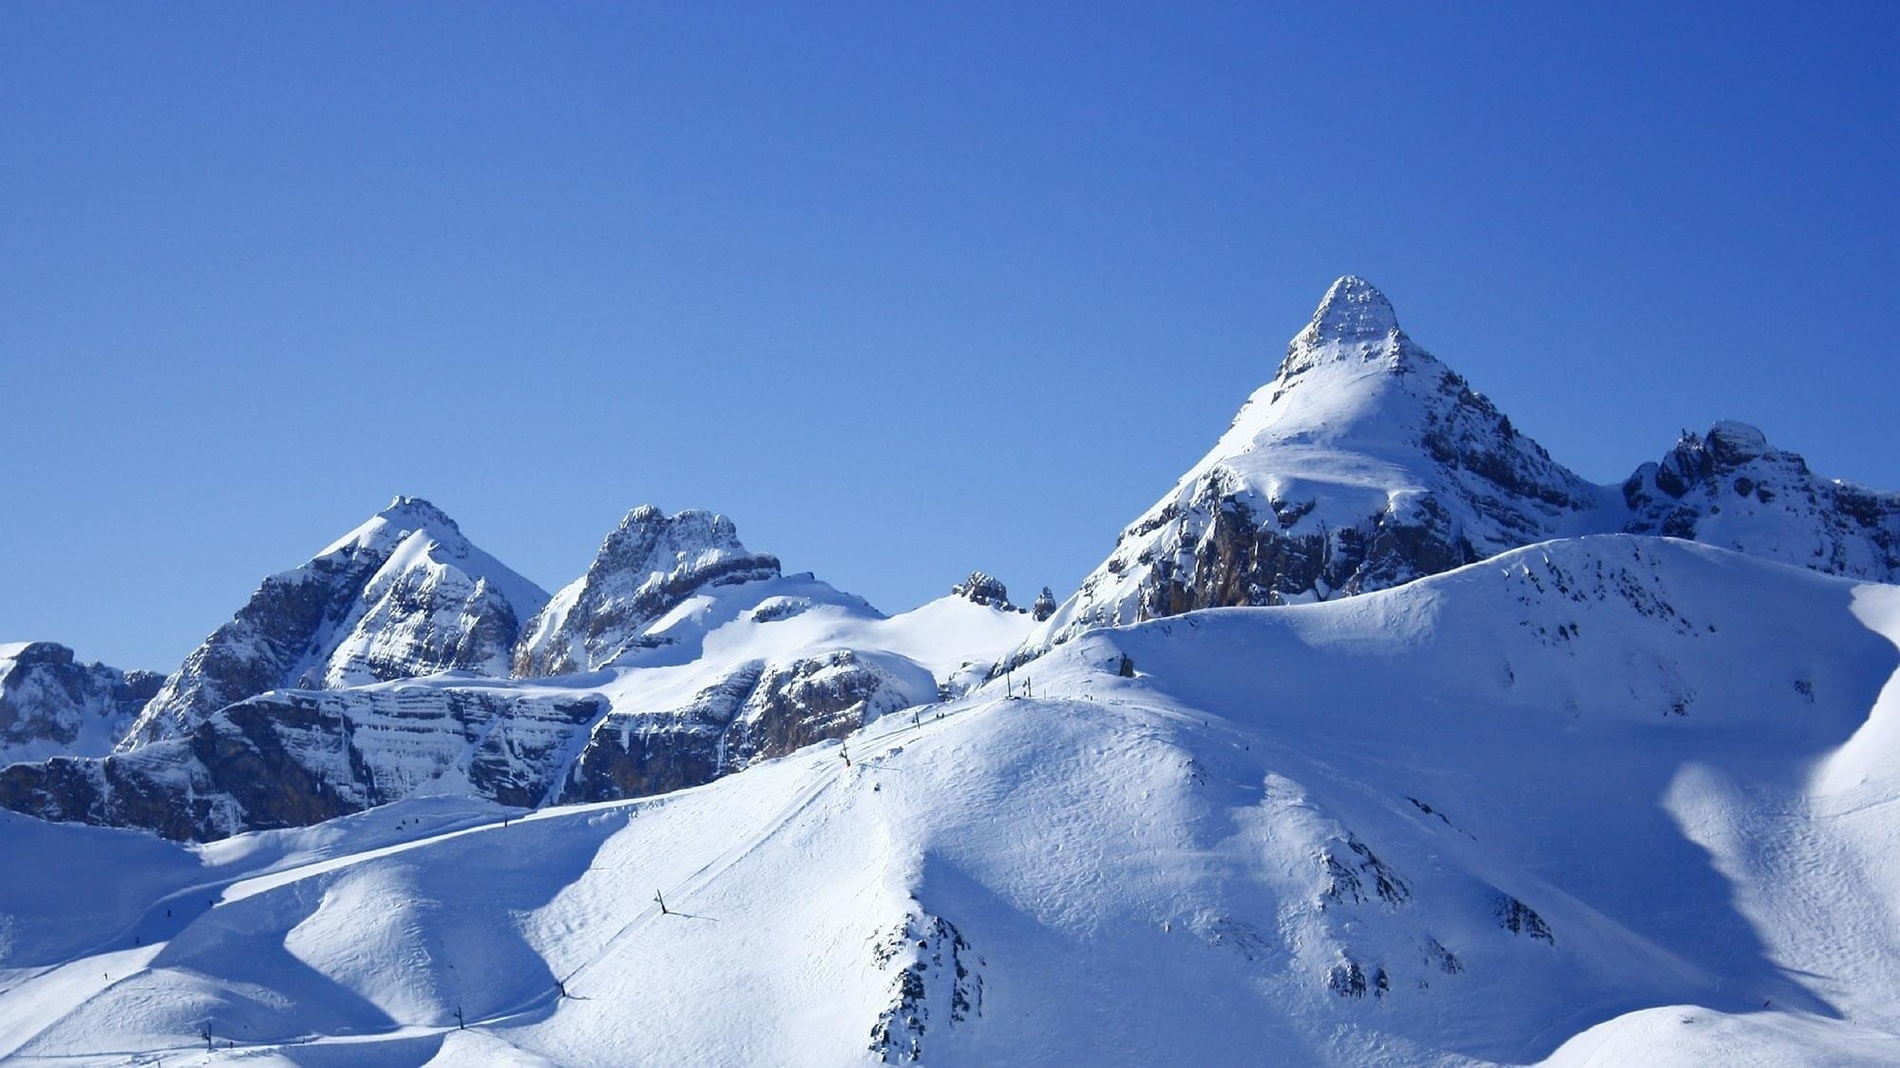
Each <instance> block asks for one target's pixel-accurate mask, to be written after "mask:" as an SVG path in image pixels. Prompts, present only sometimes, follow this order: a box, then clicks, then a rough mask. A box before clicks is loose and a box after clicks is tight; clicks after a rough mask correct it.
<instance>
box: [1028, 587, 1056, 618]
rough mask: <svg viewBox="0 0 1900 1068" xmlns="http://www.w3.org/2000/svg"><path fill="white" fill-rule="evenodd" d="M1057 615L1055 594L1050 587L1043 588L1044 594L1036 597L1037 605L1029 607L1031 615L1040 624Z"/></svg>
mask: <svg viewBox="0 0 1900 1068" xmlns="http://www.w3.org/2000/svg"><path fill="white" fill-rule="evenodd" d="M1055 614H1056V595H1055V592H1054V591H1053V590H1051V589H1050V588H1049V587H1047V586H1044V587H1043V588H1042V592H1041V593H1039V594H1037V595H1036V603H1035V604H1032V605H1030V606H1029V615H1030V617H1031V618H1033V619H1034V620H1035V621H1036V622H1038V623H1040V622H1042V621H1043V620H1045V619H1048V618H1049V617H1050V616H1053V615H1055Z"/></svg>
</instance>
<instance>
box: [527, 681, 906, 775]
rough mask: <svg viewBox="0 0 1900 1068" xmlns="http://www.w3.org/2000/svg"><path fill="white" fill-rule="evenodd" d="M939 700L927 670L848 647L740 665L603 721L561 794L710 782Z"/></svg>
mask: <svg viewBox="0 0 1900 1068" xmlns="http://www.w3.org/2000/svg"><path fill="white" fill-rule="evenodd" d="M935 697H936V686H935V684H934V683H933V682H931V681H929V678H928V675H927V674H924V675H921V676H920V675H919V673H917V672H916V671H914V670H913V671H910V672H902V671H901V670H899V669H898V668H897V665H893V664H889V663H880V662H879V660H878V659H877V658H875V657H871V656H867V655H865V654H863V653H859V652H856V651H853V650H849V649H839V650H834V651H832V652H829V653H824V654H820V655H815V656H809V657H800V658H798V659H795V660H790V661H784V662H753V663H748V664H743V665H741V666H739V667H738V668H737V669H736V670H734V671H733V672H732V673H731V674H729V675H727V676H726V677H725V678H723V679H721V680H719V682H718V683H716V684H715V685H713V686H709V687H707V688H705V689H703V690H701V691H700V692H699V693H697V694H695V695H694V696H693V698H692V699H691V700H690V701H688V702H687V703H686V704H684V705H682V706H680V707H678V708H673V709H667V710H664V711H659V710H654V711H645V710H641V711H629V712H618V711H617V712H615V713H613V714H611V715H609V716H608V717H606V718H605V719H603V720H602V721H601V722H600V723H599V724H598V725H597V726H596V727H595V728H594V730H593V731H592V732H591V734H590V736H589V738H588V740H587V747H586V749H585V750H584V751H583V752H582V753H581V757H580V759H579V760H578V761H577V762H576V763H575V767H574V773H573V775H572V777H571V779H570V781H569V783H568V787H567V789H566V790H565V791H564V792H563V794H562V795H561V800H562V801H569V802H578V801H605V800H610V799H614V798H621V797H638V796H641V795H644V794H652V793H662V792H665V791H667V790H676V789H679V788H681V787H685V786H695V785H698V784H699V783H702V782H710V781H711V780H713V779H715V778H718V777H719V776H721V775H727V774H730V773H732V772H734V771H739V770H741V769H743V768H746V767H748V766H750V765H752V764H756V763H758V762H759V761H761V760H768V759H770V758H772V757H776V756H783V755H785V754H786V753H790V752H792V751H794V750H797V749H802V748H804V747H805V746H807V745H811V744H813V743H815V742H821V741H824V740H826V739H828V738H842V737H844V736H845V735H847V734H849V733H851V732H852V731H854V730H856V729H858V728H859V727H861V726H863V725H864V724H866V723H869V722H870V721H872V720H874V719H876V718H878V717H879V716H882V715H886V714H888V713H890V712H895V711H897V710H898V709H900V708H906V707H909V706H911V705H915V704H923V703H925V702H928V701H930V700H933V699H934V698H935Z"/></svg>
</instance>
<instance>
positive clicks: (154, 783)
mask: <svg viewBox="0 0 1900 1068" xmlns="http://www.w3.org/2000/svg"><path fill="white" fill-rule="evenodd" d="M606 708H607V702H606V699H605V698H602V697H599V696H598V695H589V694H579V695H576V694H565V693H550V694H541V693H533V692H526V693H524V692H521V691H519V690H513V689H509V688H500V689H481V688H475V687H468V688H456V687H438V686H420V685H419V686H414V687H401V686H398V687H393V688H388V687H378V688H373V689H368V688H357V689H347V690H337V691H298V690H289V691H279V692H276V693H271V694H268V695H264V696H261V697H255V698H252V699H250V700H247V701H242V702H239V703H237V704H234V705H230V706H227V707H225V708H223V709H220V710H218V711H217V712H214V713H212V714H210V715H209V716H206V717H204V718H203V719H201V720H200V721H199V722H198V723H197V724H196V726H195V727H194V728H193V730H192V732H191V733H190V734H188V735H185V736H181V737H174V738H168V739H165V740H162V741H158V742H154V743H150V744H147V745H142V746H139V747H137V748H135V749H131V750H128V751H125V752H121V753H115V754H113V755H111V756H107V757H104V758H102V759H92V760H74V759H65V758H61V759H56V760H50V761H46V762H44V763H39V764H16V765H14V766H12V767H9V768H6V769H4V770H0V807H5V808H9V809H13V810H15V811H18V812H25V813H27V814H29V815H35V816H40V817H42V818H45V819H51V820H76V821H80V822H85V823H92V824H99V825H103V826H111V827H142V828H145V829H148V830H153V831H156V832H158V833H159V834H161V835H164V836H165V837H168V838H179V839H197V840H209V839H215V838H223V837H225V836H227V835H231V834H235V833H237V832H239V831H245V830H259V829H265V828H272V827H296V826H306V825H308V824H312V823H319V822H322V821H323V820H326V819H331V818H333V817H336V816H340V815H345V814H347V813H351V812H359V811H361V810H363V809H366V808H370V807H373V806H375V805H381V804H387V803H388V802H391V801H395V800H399V799H401V798H403V797H408V796H411V795H412V794H414V793H417V792H419V791H420V790H422V789H424V788H430V789H436V790H441V789H447V788H452V787H456V786H465V787H466V789H465V790H462V791H458V792H467V793H472V794H474V795H476V796H481V797H488V798H492V799H494V800H496V801H499V802H501V803H503V804H510V805H522V806H531V805H537V804H540V803H541V802H542V801H544V800H545V799H546V795H547V791H548V787H549V785H550V784H551V783H552V782H554V781H555V779H556V777H557V776H558V775H559V774H560V773H561V772H562V771H563V770H564V769H565V767H566V764H567V761H568V759H569V758H570V756H571V753H572V751H573V748H574V746H575V744H576V743H577V741H578V739H579V738H580V737H582V736H583V732H584V731H585V730H586V728H587V727H588V726H589V725H591V724H592V723H593V722H594V720H596V719H598V718H599V717H600V715H601V714H603V713H604V712H605V711H606Z"/></svg>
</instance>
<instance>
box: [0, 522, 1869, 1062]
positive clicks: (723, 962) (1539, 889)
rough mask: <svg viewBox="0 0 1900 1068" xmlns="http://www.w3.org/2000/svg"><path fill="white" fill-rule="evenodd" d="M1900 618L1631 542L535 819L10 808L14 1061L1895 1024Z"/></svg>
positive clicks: (1201, 615)
mask: <svg viewBox="0 0 1900 1068" xmlns="http://www.w3.org/2000/svg"><path fill="white" fill-rule="evenodd" d="M976 607H978V606H973V605H969V604H968V603H967V602H965V603H963V604H962V605H959V606H958V608H959V610H962V609H968V608H976ZM821 611H823V610H821V609H814V610H812V611H808V612H806V613H804V614H803V615H801V616H798V617H794V618H793V619H791V620H787V621H784V622H785V623H787V624H792V623H800V624H802V625H804V626H808V627H813V628H817V629H823V628H824V627H826V626H835V627H841V628H847V629H849V628H857V627H862V628H877V627H888V626H890V625H892V624H896V623H897V622H898V621H897V620H891V621H876V620H860V621H849V620H845V619H843V618H842V617H839V618H835V619H834V620H833V622H831V623H825V622H824V620H823V617H822V616H821V615H820V613H821ZM1010 615H1011V616H1015V617H1016V618H1021V617H1020V616H1016V614H1014V613H1011V614H1010ZM899 618H900V619H901V618H902V617H899ZM772 625H774V624H758V625H756V629H757V630H758V631H760V632H766V631H769V629H770V627H771V626H772ZM721 633H722V632H721V631H719V630H714V631H710V632H708V634H707V637H706V639H705V646H706V650H707V655H715V654H716V653H717V650H718V648H719V647H720V645H721V643H722V641H724V640H725V639H723V638H722V637H721ZM731 633H732V637H733V638H734V639H735V640H737V639H738V638H740V637H741V633H740V632H739V631H734V632H731ZM755 637H756V635H755ZM1896 637H1900V590H1896V589H1894V588H1892V587H1885V586H1874V585H1855V584H1853V583H1851V582H1848V581H1844V580H1839V579H1833V578H1827V577H1824V576H1819V575H1815V574H1813V573H1810V572H1807V571H1802V570H1797V569H1793V568H1786V567H1781V566H1779V565H1775V564H1771V563H1765V562H1761V561H1757V560H1752V559H1750V558H1748V557H1745V556H1741V555H1737V554H1734V553H1729V552H1724V551H1720V550H1715V549H1709V548H1705V547H1701V546H1696V545H1693V544H1689V543H1684V542H1678V541H1669V540H1660V539H1653V538H1642V537H1629V536H1605V537H1593V538H1585V539H1577V540H1571V541H1563V542H1554V543H1548V544H1541V545H1537V546H1533V547H1531V548H1528V549H1524V550H1519V551H1514V552H1509V553H1506V554H1504V555H1501V556H1499V557H1497V558H1495V559H1492V560H1488V561H1485V562H1483V563H1480V564H1477V565H1473V566H1470V567H1466V568H1463V569H1460V570H1457V571H1454V572H1452V573H1449V574H1445V575H1441V576H1437V577H1434V578H1428V579H1425V580H1422V581H1419V582H1415V583H1412V584H1410V585H1407V586H1404V587H1401V588H1398V589H1394V590H1389V591H1385V592H1380V593H1374V594H1370V595H1367V596H1364V597H1358V598H1352V599H1346V600H1339V601H1332V602H1328V603H1324V604H1314V605H1305V606H1292V607H1281V608H1264V609H1238V610H1221V611H1212V612H1195V613H1190V614H1186V615H1182V616H1180V617H1176V618H1170V619H1165V620H1159V621H1155V622H1151V623H1146V624H1143V625H1140V626H1136V627H1132V628H1128V629H1124V630H1118V631H1098V632H1093V633H1090V634H1087V635H1084V636H1082V637H1080V638H1079V639H1078V640H1075V641H1072V642H1069V643H1067V644H1065V645H1063V646H1062V647H1060V648H1059V649H1057V650H1056V651H1054V652H1053V653H1052V654H1050V655H1049V656H1047V657H1045V658H1043V659H1042V660H1040V661H1038V662H1037V664H1035V665H1034V666H1033V667H1032V668H1031V669H1030V670H1031V671H1033V673H1034V675H1035V679H1034V691H1035V693H1036V694H1037V697H1036V698H1035V699H1033V700H1005V699H1004V696H1003V694H1002V693H1001V692H1000V690H1001V688H1000V686H999V685H997V684H991V685H989V686H985V687H982V688H980V689H978V690H976V691H974V692H971V693H969V694H967V695H965V696H963V697H960V698H958V699H955V700H953V701H951V702H949V703H947V704H945V705H941V706H938V707H936V708H932V709H929V710H927V711H926V712H925V713H923V714H921V715H919V716H918V717H916V718H915V719H914V720H913V719H912V718H911V717H890V716H886V717H883V718H881V719H878V720H876V721H874V722H872V723H871V724H869V725H868V726H865V727H863V728H861V729H859V730H857V731H856V732H855V733H853V734H852V735H851V736H850V737H849V738H848V739H847V740H846V741H845V743H844V747H843V748H841V747H840V746H839V745H837V744H835V743H827V744H825V745H821V746H818V747H813V748H808V749H805V750H803V751H800V752H798V753H795V754H793V755H791V756H788V757H786V758H783V759H779V760H773V761H767V762H764V763H760V764H758V765H756V766H754V767H751V768H750V769H748V770H746V771H745V772H744V773H742V774H738V775H732V776H729V777H726V778H724V779H721V780H720V781H717V782H714V783H711V784H709V785H706V786H702V787H698V788H695V789H690V790H685V791H680V792H675V793H669V794H666V795H663V796H657V797H651V798H646V799H642V800H634V801H620V802H611V803H604V804H598V805H589V806H580V807H575V808H554V809H548V810H544V811H542V812H538V813H535V814H533V815H531V816H528V817H526V818H516V819H514V820H512V821H510V822H507V823H505V824H504V823H503V822H502V818H501V817H502V816H503V815H504V813H502V812H499V811H496V810H492V809H488V810H484V809H482V808H480V807H471V806H474V805H475V803H473V802H469V801H457V800H451V799H436V800H411V801H406V802H403V803H401V804H397V805H393V806H389V807H386V808H383V809H379V810H377V811H374V812H368V813H363V814H359V815H354V816H347V817H344V818H343V819H340V820H336V821H332V822H330V823H326V824H324V825H323V826H321V827H317V828H311V829H305V830H295V831H275V832H266V833H259V834H247V835H242V836H239V837H236V838H233V839H230V840H227V841H224V842H219V843H215V844H213V845H210V846H180V845H171V844H166V843H161V842H158V841H156V840H154V839H152V838H150V837H149V836H143V835H137V834H131V833H128V832H115V831H106V830H101V829H98V828H90V827H76V826H67V825H53V824H45V823H39V822H35V821H30V820H25V819H21V818H19V817H14V816H6V815H0V844H4V846H5V848H6V849H7V852H8V855H9V856H10V857H25V858H29V859H33V858H46V860H47V863H46V864H44V865H40V864H37V863H28V864H24V865H21V866H20V869H21V870H20V874H19V875H18V876H16V877H13V878H10V879H8V880H6V881H4V882H0V930H7V931H12V932H16V934H15V935H14V937H13V940H12V941H11V942H5V941H0V946H5V948H4V949H0V969H3V970H4V972H3V974H0V988H3V989H0V1057H11V1058H13V1059H15V1060H17V1061H18V1062H19V1063H25V1064H33V1063H49V1064H50V1063H54V1062H55V1061H57V1062H58V1063H61V1064H71V1063H99V1064H104V1063H122V1062H123V1061H125V1060H126V1059H127V1058H129V1057H131V1056H134V1055H139V1056H152V1055H156V1054H160V1053H162V1054H163V1055H164V1056H165V1057H166V1059H167V1061H170V1060H171V1059H172V1058H173V1057H178V1058H180V1059H181V1062H182V1058H184V1057H186V1056H192V1054H191V1050H192V1049H193V1048H194V1047H196V1048H197V1049H199V1050H200V1053H199V1054H197V1055H195V1056H197V1057H199V1058H201V1059H208V1060H211V1061H214V1062H222V1061H224V1060H227V1059H229V1060H236V1059H239V1058H242V1059H245V1062H246V1063H273V1062H275V1063H297V1064H326V1063H340V1062H345V1061H347V1062H348V1063H352V1064H392V1065H395V1064H405V1065H406V1064H421V1063H425V1062H430V1063H445V1064H446V1063H454V1064H478V1065H479V1064H520V1063H554V1064H564V1065H592V1064H601V1065H606V1064H624V1063H695V1064H755V1063H780V1064H800V1065H803V1064H812V1065H837V1064H861V1063H878V1062H880V1061H897V1060H900V1059H903V1058H906V1057H910V1056H913V1055H915V1056H918V1057H920V1058H921V1061H922V1062H923V1063H927V1064H928V1063H938V1064H996V1063H1078V1064H1098V1063H1108V1064H1133V1063H1294V1064H1336V1065H1416V1064H1448V1065H1449V1064H1526V1063H1535V1062H1540V1061H1545V1060H1548V1061H1549V1062H1550V1063H1557V1064H1582V1063H1587V1062H1590V1058H1605V1057H1607V1058H1610V1059H1611V1060H1613V1061H1615V1062H1617V1063H1643V1064H1655V1065H1670V1064H1677V1065H1694V1064H1706V1063H1725V1064H1749V1063H1754V1064H1790V1063H1793V1064H1804V1063H1805V1064H1821V1063H1825V1064H1881V1063H1892V1062H1893V1061H1894V1060H1895V1059H1896V1056H1897V1055H1900V1039H1896V1037H1895V1034H1896V1030H1900V1011H1896V1009H1895V1006H1896V1005H1900V944H1896V943H1897V940H1900V936H1896V933H1895V932H1896V931H1900V926H1897V925H1896V924H1895V922H1894V920H1895V917H1894V916H1892V915H1891V909H1892V908H1893V902H1895V901H1896V900H1900V865H1896V864H1895V862H1894V861H1893V860H1892V851H1891V849H1890V848H1887V847H1888V846H1889V845H1890V843H1891V842H1892V841H1893V839H1894V836H1895V834H1896V832H1900V824H1897V823H1896V819H1900V816H1897V815H1896V813H1900V808H1896V807H1895V804H1894V802H1895V800H1896V797H1897V796H1900V761H1897V760H1896V759H1895V758H1894V757H1893V755H1892V753H1893V749H1892V745H1891V743H1892V742H1893V740H1894V739H1895V738H1896V737H1900V735H1896V733H1895V730H1896V728H1895V722H1896V721H1895V719H1894V716H1895V714H1896V707H1897V706H1895V704H1894V698H1893V692H1894V690H1895V686H1894V672H1895V668H1896V666H1897V665H1900V649H1896V646H1895V642H1894V639H1895V638H1896ZM739 644H741V645H743V644H745V643H744V642H739ZM1016 681H1017V682H1018V683H1020V682H1021V681H1022V679H1021V672H1019V673H1018V678H1017V680H1016ZM847 755H848V756H849V758H850V759H849V760H848V761H847V759H846V756H847ZM83 872H97V873H100V874H102V875H105V874H109V875H110V877H111V881H112V885H113V886H114V887H115V888H116V889H117V891H118V894H119V898H118V900H117V901H116V903H113V904H110V905H107V904H101V905H97V906H92V907H89V909H88V910H86V911H84V912H77V913H69V912H68V911H66V910H67V908H68V906H66V905H65V904H64V903H63V902H61V901H60V900H59V898H60V895H59V893H58V891H57V889H56V886H57V884H58V883H60V882H61V881H67V880H71V879H73V878H76V877H79V876H80V875H81V874H82V873H83ZM656 893H657V895H659V896H658V897H656ZM662 899H663V901H664V904H663V905H662V903H661V900H662ZM52 917H58V918H60V920H61V922H59V923H49V922H47V921H48V920H49V918H52ZM458 1011H459V1012H460V1013H461V1021H462V1022H465V1023H466V1024H467V1025H468V1028H469V1029H468V1030H466V1031H461V1030H458V1029H457V1025H458V1018H457V1012H458ZM206 1026H209V1028H210V1030H211V1032H212V1035H213V1041H214V1042H216V1043H224V1042H227V1041H228V1042H232V1043H235V1045H234V1047H233V1048H231V1049H229V1050H225V1049H220V1050H218V1051H217V1052H216V1053H215V1054H213V1055H210V1056H209V1057H207V1056H206V1055H204V1054H203V1053H202V1049H203V1045H204V1042H203V1040H202V1039H201V1038H199V1037H198V1036H199V1033H200V1028H202V1027H206ZM1595 1063H1604V1062H1603V1061H1602V1060H1600V1059H1599V1060H1598V1061H1596V1062H1595Z"/></svg>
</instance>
